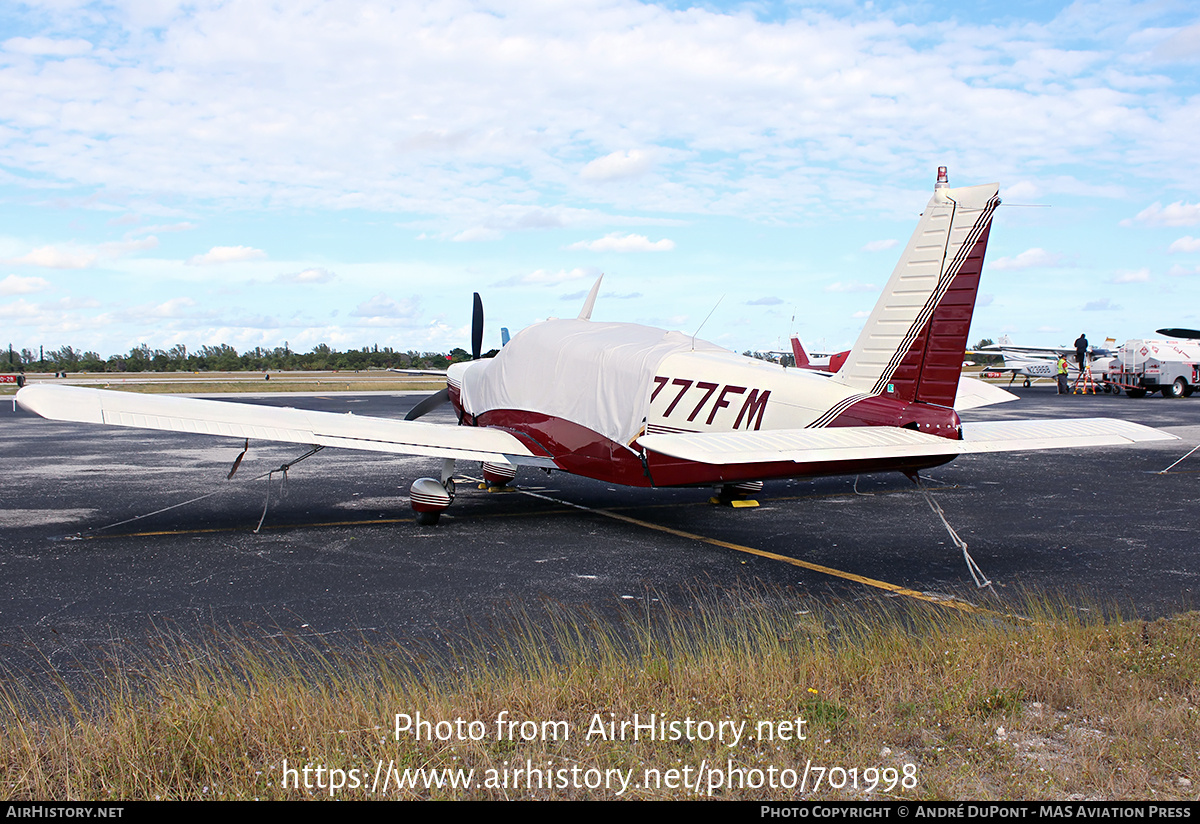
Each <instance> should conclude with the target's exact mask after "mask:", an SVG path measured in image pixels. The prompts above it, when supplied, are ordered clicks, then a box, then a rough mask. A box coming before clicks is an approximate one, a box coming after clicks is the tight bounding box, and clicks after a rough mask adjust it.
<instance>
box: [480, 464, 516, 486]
mask: <svg viewBox="0 0 1200 824" xmlns="http://www.w3.org/2000/svg"><path fill="white" fill-rule="evenodd" d="M515 477H517V468H516V467H515V466H513V465H512V464H510V463H494V462H492V461H487V462H485V463H484V465H483V481H484V486H483V487H482V488H484V489H487V490H489V491H491V492H500V491H502V490H503V489H504V488H505V486H507V485H508V482H509V481H511V480H512V479H513V478H515Z"/></svg>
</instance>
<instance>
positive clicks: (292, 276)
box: [275, 266, 334, 283]
mask: <svg viewBox="0 0 1200 824" xmlns="http://www.w3.org/2000/svg"><path fill="white" fill-rule="evenodd" d="M333 278H334V274H333V272H331V271H329V270H328V269H324V268H321V267H319V266H314V267H312V268H309V269H303V270H301V271H299V272H288V273H285V274H281V275H279V276H278V277H276V278H275V280H276V281H278V282H280V283H328V282H329V281H331V280H333Z"/></svg>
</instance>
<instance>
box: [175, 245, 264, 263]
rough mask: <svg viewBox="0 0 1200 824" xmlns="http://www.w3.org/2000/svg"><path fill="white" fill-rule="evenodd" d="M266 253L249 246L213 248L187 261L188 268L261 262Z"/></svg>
mask: <svg viewBox="0 0 1200 824" xmlns="http://www.w3.org/2000/svg"><path fill="white" fill-rule="evenodd" d="M266 256H267V253H266V252H264V251H263V250H262V249H254V248H252V247H250V246H214V247H212V248H211V249H209V250H208V251H207V252H205V253H204V254H202V255H193V256H192V257H190V258H188V259H187V265H188V266H211V265H213V264H219V263H239V262H241V261H245V260H262V259H263V258H265V257H266Z"/></svg>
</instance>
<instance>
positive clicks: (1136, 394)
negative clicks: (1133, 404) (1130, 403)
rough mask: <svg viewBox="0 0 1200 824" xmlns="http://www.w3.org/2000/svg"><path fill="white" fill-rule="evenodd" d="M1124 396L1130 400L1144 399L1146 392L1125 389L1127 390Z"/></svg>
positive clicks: (1143, 390)
mask: <svg viewBox="0 0 1200 824" xmlns="http://www.w3.org/2000/svg"><path fill="white" fill-rule="evenodd" d="M1125 394H1126V395H1128V396H1129V397H1131V398H1144V397H1146V390H1145V389H1127V390H1125Z"/></svg>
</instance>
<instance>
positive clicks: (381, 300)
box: [350, 292, 421, 320]
mask: <svg viewBox="0 0 1200 824" xmlns="http://www.w3.org/2000/svg"><path fill="white" fill-rule="evenodd" d="M420 308H421V301H420V299H419V298H416V297H411V298H401V299H400V300H395V299H394V298H390V297H388V296H387V295H385V294H384V293H383V292H380V293H379V294H378V295H376V296H375V297H373V298H371V299H370V300H365V301H363V302H362V303H360V304H359V305H358V306H356V307H355V308H354V309H353V310H351V312H350V314H351V316H353V317H356V318H367V319H369V320H381V319H386V320H397V319H401V320H411V319H414V318H416V317H418V314H419V312H420Z"/></svg>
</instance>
